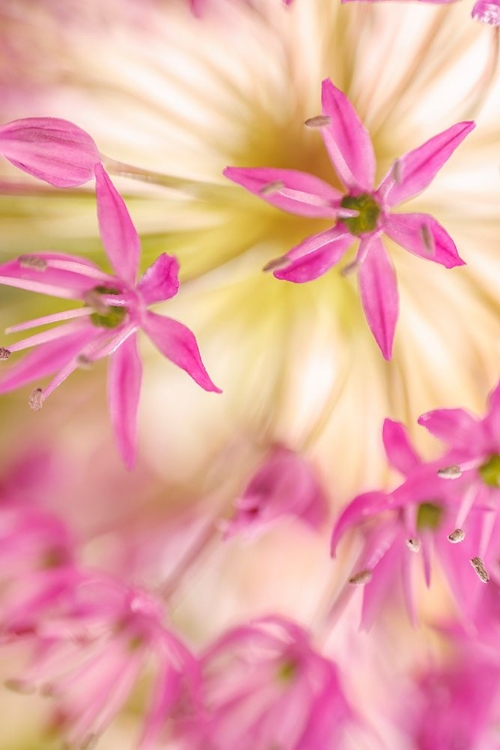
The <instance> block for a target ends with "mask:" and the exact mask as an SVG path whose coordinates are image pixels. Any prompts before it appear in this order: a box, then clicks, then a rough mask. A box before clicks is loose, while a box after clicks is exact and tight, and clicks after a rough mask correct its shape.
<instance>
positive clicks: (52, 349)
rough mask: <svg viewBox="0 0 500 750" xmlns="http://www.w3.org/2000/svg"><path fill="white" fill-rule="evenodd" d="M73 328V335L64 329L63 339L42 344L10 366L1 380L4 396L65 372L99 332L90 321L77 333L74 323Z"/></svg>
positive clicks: (62, 330)
mask: <svg viewBox="0 0 500 750" xmlns="http://www.w3.org/2000/svg"><path fill="white" fill-rule="evenodd" d="M70 325H71V332H70V333H68V334H65V333H64V329H65V326H61V336H60V338H58V339H56V340H54V341H49V342H47V343H46V344H40V345H39V346H38V347H37V348H36V349H34V350H33V351H32V352H30V353H29V354H26V355H25V356H24V357H22V359H20V360H19V361H18V362H16V363H15V364H14V365H12V366H10V367H8V369H7V370H6V372H5V374H4V376H3V377H0V393H7V392H8V391H13V390H15V389H16V388H20V387H21V386H23V385H26V384H27V383H31V382H33V381H34V380H36V381H39V380H41V379H42V378H44V377H46V376H47V375H51V374H52V373H54V372H57V371H58V370H61V369H62V368H63V367H65V366H66V365H67V364H68V363H69V362H70V361H71V360H72V359H73V358H74V357H76V356H77V355H78V354H79V353H80V352H81V351H82V349H83V348H84V347H85V345H86V344H87V343H88V342H89V341H91V340H92V339H93V338H94V337H95V336H96V329H95V328H94V326H93V325H92V324H89V323H88V322H87V321H85V322H82V324H81V327H80V330H78V331H76V332H75V329H74V325H73V323H72V324H70ZM0 374H1V369H0Z"/></svg>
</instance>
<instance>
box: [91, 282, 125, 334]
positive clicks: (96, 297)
mask: <svg viewBox="0 0 500 750" xmlns="http://www.w3.org/2000/svg"><path fill="white" fill-rule="evenodd" d="M119 294H121V292H120V290H119V289H114V288H113V287H107V286H96V287H94V289H92V290H91V291H90V292H89V293H88V294H87V295H86V302H87V304H88V305H90V307H93V308H94V310H95V312H93V313H91V315H90V320H91V321H92V323H93V324H94V325H95V326H97V327H98V328H118V326H119V325H121V324H122V323H123V319H124V318H125V315H126V314H127V308H126V307H124V306H123V305H120V306H118V305H116V306H114V305H109V304H108V303H107V301H104V300H103V299H102V297H104V296H108V295H119Z"/></svg>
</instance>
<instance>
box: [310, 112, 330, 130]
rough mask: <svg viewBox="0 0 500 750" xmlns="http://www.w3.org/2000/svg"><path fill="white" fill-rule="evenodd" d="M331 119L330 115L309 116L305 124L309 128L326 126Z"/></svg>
mask: <svg viewBox="0 0 500 750" xmlns="http://www.w3.org/2000/svg"><path fill="white" fill-rule="evenodd" d="M331 121H332V118H331V117H329V116H328V115H316V116H315V117H309V119H308V120H306V121H305V123H304V125H305V126H306V127H308V128H324V127H325V126H326V125H329V124H330V123H331Z"/></svg>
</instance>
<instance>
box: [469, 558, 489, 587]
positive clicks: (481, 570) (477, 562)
mask: <svg viewBox="0 0 500 750" xmlns="http://www.w3.org/2000/svg"><path fill="white" fill-rule="evenodd" d="M470 564H471V565H472V567H473V568H474V570H475V571H476V573H477V575H478V578H479V580H480V581H482V582H483V583H488V581H489V580H490V577H489V575H488V572H487V570H486V568H485V567H484V563H483V561H482V560H481V558H480V557H473V558H472V560H471V561H470Z"/></svg>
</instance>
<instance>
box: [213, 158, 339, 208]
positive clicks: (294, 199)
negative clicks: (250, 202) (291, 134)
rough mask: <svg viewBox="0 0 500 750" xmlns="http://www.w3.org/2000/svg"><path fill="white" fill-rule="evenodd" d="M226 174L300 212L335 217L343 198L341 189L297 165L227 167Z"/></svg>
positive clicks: (274, 202) (261, 195)
mask: <svg viewBox="0 0 500 750" xmlns="http://www.w3.org/2000/svg"><path fill="white" fill-rule="evenodd" d="M223 174H224V176H225V177H227V178H228V179H229V180H232V181H233V182H236V183H237V184H238V185H241V186H242V187H244V188H246V189H247V190H249V191H250V192H251V193H253V194H254V195H256V196H257V197H258V198H262V199H263V200H265V201H266V202H267V203H271V205H273V206H276V207H277V208H281V210H282V211H288V213H291V214H297V215H298V216H308V217H309V218H326V219H328V218H332V219H334V218H335V217H336V215H337V208H338V207H339V205H340V201H341V199H342V193H340V192H339V191H338V190H335V188H333V187H332V186H331V185H328V183H327V182H323V180H320V179H319V177H314V175H311V174H307V173H306V172H297V171H296V170H294V169H268V168H267V167H256V168H253V167H248V168H244V167H241V168H239V167H227V168H226V169H225V170H224V172H223Z"/></svg>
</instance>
